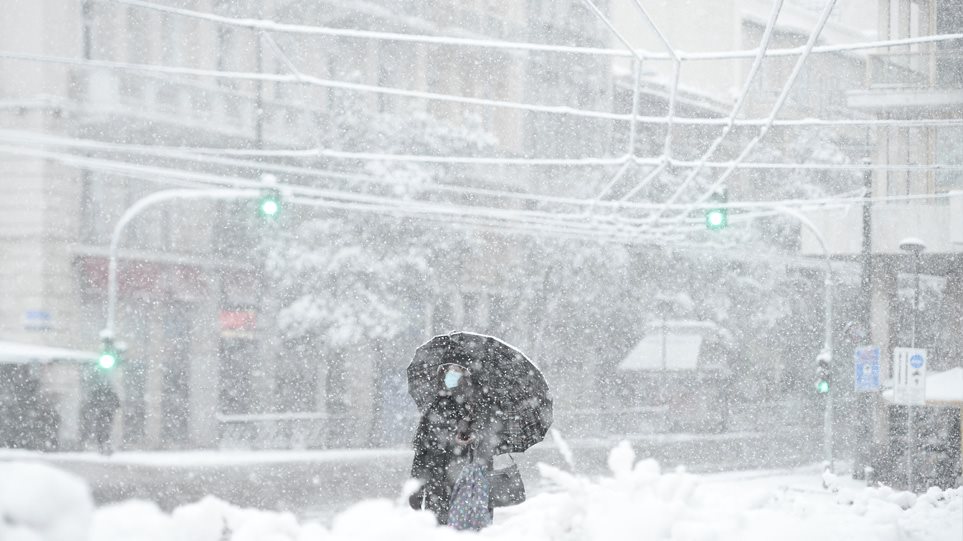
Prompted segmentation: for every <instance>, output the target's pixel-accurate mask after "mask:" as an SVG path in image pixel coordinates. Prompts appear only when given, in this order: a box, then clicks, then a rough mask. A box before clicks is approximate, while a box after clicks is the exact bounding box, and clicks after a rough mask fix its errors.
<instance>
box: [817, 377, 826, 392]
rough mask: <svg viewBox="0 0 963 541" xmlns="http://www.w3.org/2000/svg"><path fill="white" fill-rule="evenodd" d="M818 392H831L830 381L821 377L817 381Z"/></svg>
mask: <svg viewBox="0 0 963 541" xmlns="http://www.w3.org/2000/svg"><path fill="white" fill-rule="evenodd" d="M816 392H817V393H819V394H826V393H828V392H829V382H828V381H826V380H824V379H821V380H819V381H817V382H816Z"/></svg>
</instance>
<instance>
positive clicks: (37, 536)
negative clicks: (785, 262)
mask: <svg viewBox="0 0 963 541" xmlns="http://www.w3.org/2000/svg"><path fill="white" fill-rule="evenodd" d="M609 467H610V469H611V475H607V476H604V477H598V478H588V477H584V476H578V475H573V474H571V473H569V472H566V471H563V470H561V469H558V468H555V467H552V466H546V465H540V473H541V475H542V479H543V482H544V483H545V484H546V487H545V488H544V489H543V490H539V491H538V493H537V494H535V495H533V496H532V497H531V498H530V499H529V500H528V501H527V502H525V503H523V504H522V505H519V506H516V507H513V508H507V509H499V510H497V511H496V517H495V525H494V526H492V527H491V528H489V529H487V530H485V531H483V532H481V533H480V534H468V533H459V532H454V531H452V530H449V529H447V528H440V527H436V526H435V524H434V519H433V518H432V517H431V516H430V515H429V514H427V513H424V512H414V511H411V510H410V509H409V508H408V507H407V505H406V504H405V503H403V502H404V500H405V498H404V497H403V495H402V494H401V492H402V491H401V490H399V497H398V498H397V499H396V500H366V501H362V502H359V503H357V504H355V505H353V506H352V507H350V508H349V509H347V510H346V511H344V512H343V513H340V514H339V515H337V516H336V517H335V518H334V519H333V520H332V521H331V523H330V524H320V523H316V522H299V521H298V519H297V518H296V517H295V516H294V515H292V514H288V513H277V512H272V511H263V510H254V509H241V508H238V507H235V506H233V505H230V504H228V503H226V502H223V501H221V500H218V499H215V498H213V497H208V498H205V499H203V500H201V501H199V502H197V503H194V504H190V505H185V506H182V507H179V508H177V509H175V510H174V511H173V512H172V513H165V512H163V511H161V510H160V509H159V508H158V507H157V506H156V505H154V504H153V503H151V502H146V501H127V502H122V503H119V504H113V505H108V506H104V507H101V508H98V509H94V506H93V504H92V503H91V499H90V494H89V490H88V488H87V487H86V486H85V485H84V483H83V482H82V481H80V480H79V479H78V478H76V477H73V476H72V475H70V474H67V473H64V472H62V471H59V470H56V469H54V468H51V467H49V466H45V465H41V464H31V463H23V462H20V463H17V462H11V463H0V540H3V541H88V540H89V541H134V540H136V541H222V540H227V539H230V540H232V541H288V540H290V541H307V540H330V541H336V540H345V541H349V540H350V541H358V540H379V541H380V540H385V541H388V540H390V541H403V540H408V539H410V540H418V541H432V540H438V541H444V540H457V539H467V538H470V537H472V536H473V535H474V536H477V537H480V538H487V539H499V540H535V541H539V540H552V541H560V540H565V541H569V540H571V541H575V540H595V539H598V540H601V541H619V540H633V541H640V540H647V539H673V540H693V541H695V540H728V539H732V540H752V539H759V540H763V539H764V540H773V539H780V540H784V539H799V540H817V541H829V540H834V539H839V540H844V539H845V540H852V539H859V540H885V541H889V540H894V541H895V540H914V539H919V540H924V539H925V540H944V539H945V540H952V541H959V540H960V539H963V491H961V489H953V490H946V491H942V490H939V489H936V488H933V489H930V491H929V492H927V493H926V494H923V495H920V496H916V495H913V494H910V493H905V492H895V491H893V490H891V489H889V488H886V487H879V488H866V487H863V486H861V485H859V484H857V483H855V482H852V481H849V480H846V479H841V478H839V479H837V478H835V477H832V476H829V477H827V478H826V479H823V477H822V476H820V474H819V470H818V469H816V468H806V469H799V470H790V471H785V470H784V471H760V472H733V473H725V474H713V475H692V474H688V473H685V472H684V471H673V472H662V471H661V470H660V468H659V465H658V464H657V463H656V462H654V461H652V460H638V461H637V460H636V457H635V454H634V452H633V451H632V449H631V447H630V446H629V445H628V444H622V445H620V446H618V447H617V448H616V449H614V450H613V451H612V453H611V455H610V457H609ZM824 482H827V483H828V484H829V486H830V488H829V489H826V488H823V485H824ZM408 488H410V487H408Z"/></svg>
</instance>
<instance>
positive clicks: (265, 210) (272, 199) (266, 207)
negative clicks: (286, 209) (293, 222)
mask: <svg viewBox="0 0 963 541" xmlns="http://www.w3.org/2000/svg"><path fill="white" fill-rule="evenodd" d="M257 209H258V214H260V215H261V216H262V217H264V218H275V217H277V215H278V214H279V213H280V212H281V201H279V200H278V198H277V196H275V195H266V196H264V197H262V198H261V201H260V202H259V203H258V207H257Z"/></svg>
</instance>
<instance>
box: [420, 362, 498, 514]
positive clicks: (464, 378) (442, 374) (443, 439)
mask: <svg viewBox="0 0 963 541" xmlns="http://www.w3.org/2000/svg"><path fill="white" fill-rule="evenodd" d="M453 371H454V372H458V373H459V374H460V375H458V376H457V377H453V376H451V375H450V374H451V373H452V372H453ZM446 380H447V381H446ZM439 388H440V389H439V391H438V396H437V398H436V399H435V401H434V402H433V403H432V404H431V406H430V407H429V408H428V410H427V411H425V413H424V414H423V415H422V416H421V420H420V421H419V423H418V430H417V432H416V433H415V439H414V448H415V458H414V462H413V463H412V465H411V476H412V477H413V478H415V479H418V480H420V481H422V483H423V485H422V487H421V488H420V489H419V490H418V491H417V492H416V493H415V494H413V495H412V496H411V498H410V499H409V503H410V505H411V507H412V508H413V509H428V510H430V511H432V512H433V513H434V514H435V517H436V518H437V519H438V523H439V524H448V510H449V505H450V503H451V491H452V487H453V486H454V484H455V481H456V480H457V479H458V475H459V473H461V470H462V468H463V467H464V466H465V464H467V463H468V462H470V461H471V460H475V461H476V462H480V463H482V464H483V465H486V467H487V471H488V472H491V470H492V462H493V455H494V452H493V451H494V446H493V445H491V443H490V442H491V440H492V438H491V437H490V432H491V431H490V425H491V412H489V411H487V410H488V409H489V408H487V407H486V405H485V402H484V401H482V400H478V397H479V396H480V395H481V393H480V392H478V390H477V389H475V388H474V384H473V382H472V381H471V379H470V375H469V373H468V371H467V370H466V369H464V367H461V366H459V365H445V366H443V367H441V370H440V371H439ZM489 512H490V513H491V512H492V507H491V504H489Z"/></svg>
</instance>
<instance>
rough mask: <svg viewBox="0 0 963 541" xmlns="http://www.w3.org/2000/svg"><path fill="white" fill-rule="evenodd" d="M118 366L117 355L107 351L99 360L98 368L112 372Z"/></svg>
mask: <svg viewBox="0 0 963 541" xmlns="http://www.w3.org/2000/svg"><path fill="white" fill-rule="evenodd" d="M116 365H117V355H115V354H114V353H112V352H110V351H105V352H103V353H101V354H100V358H98V359H97V366H99V367H101V368H103V369H104V370H110V369H111V368H113V367H114V366H116Z"/></svg>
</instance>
